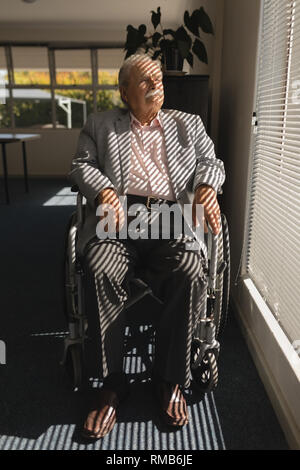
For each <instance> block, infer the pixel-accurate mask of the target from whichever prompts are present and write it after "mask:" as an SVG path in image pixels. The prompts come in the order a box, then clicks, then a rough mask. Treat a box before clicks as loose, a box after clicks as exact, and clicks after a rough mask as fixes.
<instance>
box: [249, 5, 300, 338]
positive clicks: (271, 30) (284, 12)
mask: <svg viewBox="0 0 300 470" xmlns="http://www.w3.org/2000/svg"><path fill="white" fill-rule="evenodd" d="M256 115H257V128H256V134H255V140H254V146H253V149H254V150H253V152H254V153H253V156H252V172H251V188H250V200H249V214H248V221H249V225H248V239H247V256H246V272H247V273H248V275H249V276H250V277H251V279H252V280H253V282H254V283H255V285H256V287H257V288H258V290H259V291H260V293H261V295H262V296H263V298H264V299H265V301H266V303H267V304H268V306H269V308H270V309H271V310H272V312H273V313H274V315H275V316H276V318H277V320H278V322H279V323H280V325H281V327H282V328H283V330H284V331H285V333H286V334H287V336H288V337H289V339H290V340H291V342H293V341H296V340H300V0H264V4H263V18H262V27H261V37H260V51H259V59H258V77H257V97H256Z"/></svg>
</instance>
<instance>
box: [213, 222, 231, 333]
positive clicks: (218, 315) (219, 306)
mask: <svg viewBox="0 0 300 470" xmlns="http://www.w3.org/2000/svg"><path fill="white" fill-rule="evenodd" d="M221 223H222V230H221V231H220V233H219V236H218V240H217V243H218V245H217V259H218V268H217V278H216V291H215V301H214V305H213V315H214V319H215V325H216V339H218V338H219V337H220V336H221V334H222V333H223V331H224V328H225V326H226V323H227V317H228V303H229V289H230V244H229V231H228V224H227V220H226V217H225V215H224V214H221Z"/></svg>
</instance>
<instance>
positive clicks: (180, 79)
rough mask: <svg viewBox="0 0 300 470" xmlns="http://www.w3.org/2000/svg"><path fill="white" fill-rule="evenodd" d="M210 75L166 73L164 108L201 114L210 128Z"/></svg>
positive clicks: (164, 80)
mask: <svg viewBox="0 0 300 470" xmlns="http://www.w3.org/2000/svg"><path fill="white" fill-rule="evenodd" d="M208 80H209V76H208V75H183V76H173V75H164V79H163V83H164V91H165V100H164V104H163V108H165V109H178V110H179V111H185V112H186V113H191V114H199V116H200V117H201V119H202V121H203V124H204V125H205V127H206V129H207V131H208V130H209V129H208Z"/></svg>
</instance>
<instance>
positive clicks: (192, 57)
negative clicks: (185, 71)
mask: <svg viewBox="0 0 300 470" xmlns="http://www.w3.org/2000/svg"><path fill="white" fill-rule="evenodd" d="M186 60H187V61H188V63H189V64H190V66H191V67H193V65H194V56H193V54H192V53H191V52H189V53H188V55H187V57H186Z"/></svg>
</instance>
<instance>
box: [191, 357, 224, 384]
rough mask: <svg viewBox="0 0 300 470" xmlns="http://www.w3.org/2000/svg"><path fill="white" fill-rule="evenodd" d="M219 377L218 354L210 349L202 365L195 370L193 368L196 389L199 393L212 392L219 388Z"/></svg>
mask: <svg viewBox="0 0 300 470" xmlns="http://www.w3.org/2000/svg"><path fill="white" fill-rule="evenodd" d="M218 376H219V375H218V365H217V356H216V353H215V351H213V350H211V349H208V350H207V351H206V352H205V354H204V357H203V359H202V361H201V363H200V365H199V366H198V367H197V368H195V369H193V368H192V377H193V385H194V388H195V389H196V390H197V391H198V392H210V391H211V390H213V389H214V388H215V387H216V386H217V384H218Z"/></svg>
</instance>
